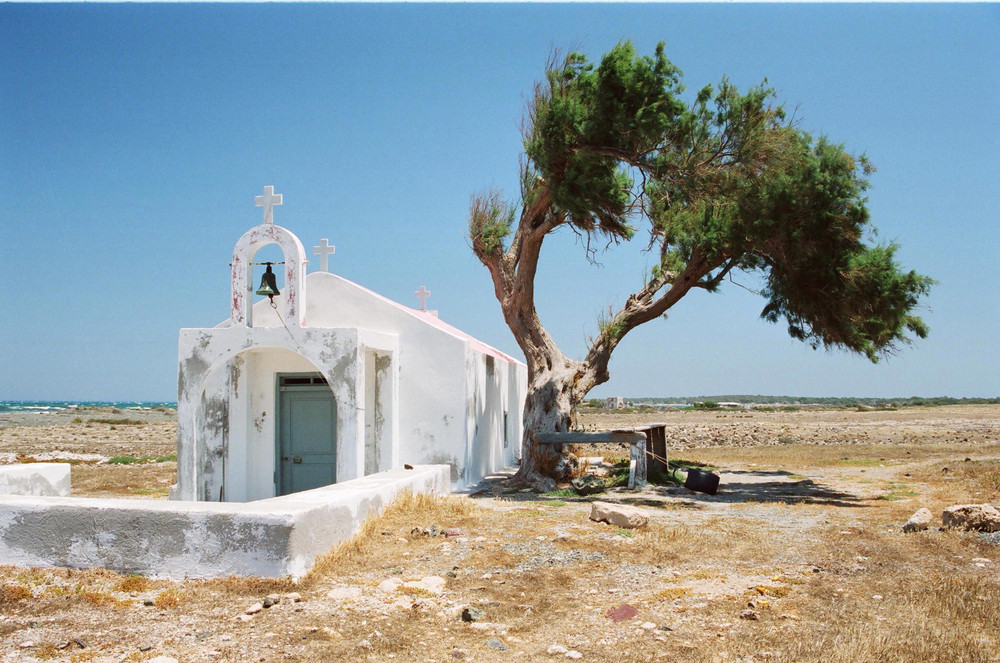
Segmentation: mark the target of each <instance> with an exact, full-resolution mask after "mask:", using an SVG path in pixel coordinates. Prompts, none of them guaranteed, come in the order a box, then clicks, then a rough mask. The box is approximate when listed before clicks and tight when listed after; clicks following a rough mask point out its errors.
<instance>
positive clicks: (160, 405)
mask: <svg viewBox="0 0 1000 663" xmlns="http://www.w3.org/2000/svg"><path fill="white" fill-rule="evenodd" d="M95 408H98V409H116V410H123V411H124V410H128V411H136V410H139V411H141V410H156V409H167V410H176V409H177V403H176V401H81V400H68V401H0V413H4V412H38V413H45V412H62V411H65V410H86V409H95Z"/></svg>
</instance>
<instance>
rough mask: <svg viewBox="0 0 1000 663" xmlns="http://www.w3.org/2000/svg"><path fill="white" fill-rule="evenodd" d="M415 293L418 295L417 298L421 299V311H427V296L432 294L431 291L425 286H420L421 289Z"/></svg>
mask: <svg viewBox="0 0 1000 663" xmlns="http://www.w3.org/2000/svg"><path fill="white" fill-rule="evenodd" d="M413 294H414V295H416V296H417V299H419V300H420V310H421V311H426V310H427V298H428V297H430V296H431V291H430V290H428V289H427V288H425V287H424V286H420V290H417V291H416V292H414V293H413Z"/></svg>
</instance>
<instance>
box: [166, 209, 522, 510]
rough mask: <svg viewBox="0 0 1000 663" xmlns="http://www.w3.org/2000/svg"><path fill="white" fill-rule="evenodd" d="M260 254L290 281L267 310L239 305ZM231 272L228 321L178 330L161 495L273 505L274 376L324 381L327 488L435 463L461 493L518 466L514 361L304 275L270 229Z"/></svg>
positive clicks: (375, 298)
mask: <svg viewBox="0 0 1000 663" xmlns="http://www.w3.org/2000/svg"><path fill="white" fill-rule="evenodd" d="M269 243H274V244H278V245H279V247H280V248H281V250H282V252H283V254H284V257H285V262H286V267H288V268H289V270H290V271H289V273H288V275H287V281H286V283H285V286H284V291H283V292H282V293H281V294H280V295H277V296H275V297H274V305H275V306H276V308H272V306H271V302H269V301H268V300H261V301H258V302H257V303H256V304H254V305H253V306H250V302H251V297H252V290H251V289H252V287H253V284H252V281H251V280H250V275H251V271H250V267H249V263H250V262H252V261H253V256H254V255H255V254H256V252H257V251H258V250H259V249H260V248H262V247H263V246H265V245H267V244H269ZM232 265H233V269H232V274H231V277H232V278H231V294H232V307H231V315H230V319H229V320H227V321H226V322H223V323H222V324H220V325H218V326H216V327H213V328H209V329H182V330H181V332H180V337H179V343H178V398H177V401H178V406H177V412H178V483H177V487H176V489H175V490H174V491H172V493H171V497H172V498H176V499H182V500H208V501H220V500H221V501H249V500H257V499H264V498H267V497H272V496H274V495H276V494H277V492H278V488H277V485H278V484H277V483H276V479H277V471H278V470H279V466H278V464H277V460H276V457H277V454H276V451H275V450H276V447H277V440H276V426H278V423H279V422H278V421H277V414H276V413H277V410H278V403H277V397H276V384H277V380H278V376H279V375H281V374H290V373H319V374H321V375H322V376H324V377H325V378H326V380H327V382H328V384H329V388H330V390H331V392H332V394H333V396H334V399H335V401H336V412H337V419H336V427H337V431H336V439H337V448H336V458H337V466H336V476H337V481H349V480H352V479H355V478H358V477H361V476H364V474H365V472H366V468H367V471H369V472H371V471H373V470H376V469H379V470H381V469H386V468H388V467H397V466H399V465H401V464H403V463H410V464H419V463H433V462H442V461H444V462H448V463H449V464H451V465H452V466H453V467H452V476H453V477H454V478H455V480H456V486H455V487H456V488H465V487H468V486H469V485H471V484H474V483H476V482H478V481H479V480H481V478H482V477H483V476H485V475H487V474H489V473H491V472H493V471H496V470H497V469H500V468H502V467H504V466H508V465H510V464H512V463H513V462H514V460H515V459H516V458H517V457H518V456H519V451H520V439H521V425H522V424H521V421H522V411H523V401H524V395H525V391H526V382H527V369H526V367H525V366H524V364H523V363H521V362H518V361H516V360H514V359H513V358H511V357H509V356H507V355H505V354H503V353H502V352H500V351H498V350H496V349H494V348H491V347H490V346H488V345H486V344H485V343H482V342H481V341H478V340H476V339H474V338H472V337H470V336H469V335H468V334H465V333H463V332H461V331H459V330H457V329H455V328H454V327H451V326H450V325H448V324H447V323H445V322H443V321H442V320H440V319H439V318H438V317H436V316H434V315H431V314H430V313H429V312H426V311H418V310H415V309H412V308H409V307H406V306H403V305H401V304H398V303H396V302H393V301H391V300H389V299H387V298H385V297H382V296H381V295H378V294H376V293H374V292H372V291H370V290H367V289H365V288H363V287H361V286H359V285H357V284H355V283H352V282H350V281H348V280H347V279H344V278H342V277H340V276H337V275H335V274H330V273H328V272H325V271H320V272H313V273H312V274H309V275H308V277H306V276H305V267H304V265H305V253H304V250H303V248H302V243H301V242H300V241H299V240H298V238H297V237H295V235H294V234H292V233H291V232H290V231H288V230H286V229H285V228H281V227H280V226H275V225H273V224H270V223H264V224H262V225H260V226H257V227H255V228H252V229H251V230H249V231H248V232H247V233H245V234H244V235H243V236H242V237H241V238H240V239H239V241H238V242H237V244H236V247H235V249H234V251H233V262H232ZM307 284H308V288H307V287H306V286H307ZM307 292H308V298H307V296H306V293H307ZM307 320H308V321H309V323H308V325H307V324H306V321H307ZM376 363H377V366H378V368H377V370H376V368H375V364H376ZM372 381H374V382H375V384H374V385H373V384H372ZM512 441H513V443H512ZM366 443H367V444H366ZM366 455H367V456H368V460H367V463H366Z"/></svg>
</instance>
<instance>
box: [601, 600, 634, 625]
mask: <svg viewBox="0 0 1000 663" xmlns="http://www.w3.org/2000/svg"><path fill="white" fill-rule="evenodd" d="M638 614H639V611H638V610H637V609H636V608H635V606H632V605H629V604H628V603H622V604H621V605H620V606H618V607H617V608H608V611H607V612H606V613H604V615H605V616H606V617H607V618H608V619H610V620H611V621H613V622H616V623H617V622H624V621H626V620H629V619H632V618H633V617H635V616H636V615H638Z"/></svg>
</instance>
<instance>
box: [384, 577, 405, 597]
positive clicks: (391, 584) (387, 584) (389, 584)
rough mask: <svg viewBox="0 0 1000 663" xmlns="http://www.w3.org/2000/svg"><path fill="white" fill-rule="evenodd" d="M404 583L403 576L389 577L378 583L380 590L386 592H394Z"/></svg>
mask: <svg viewBox="0 0 1000 663" xmlns="http://www.w3.org/2000/svg"><path fill="white" fill-rule="evenodd" d="M402 584H403V580H402V579H401V578H387V579H385V580H383V581H382V582H380V583H379V584H378V591H380V592H383V593H385V594H392V593H393V592H394V591H396V590H397V589H399V586H400V585H402Z"/></svg>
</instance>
